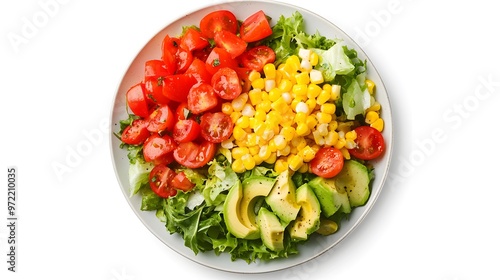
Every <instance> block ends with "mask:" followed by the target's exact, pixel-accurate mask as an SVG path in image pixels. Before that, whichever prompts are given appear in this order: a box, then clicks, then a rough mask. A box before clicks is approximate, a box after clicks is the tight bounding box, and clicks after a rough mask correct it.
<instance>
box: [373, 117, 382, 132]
mask: <svg viewBox="0 0 500 280" xmlns="http://www.w3.org/2000/svg"><path fill="white" fill-rule="evenodd" d="M370 126H371V127H373V128H375V129H376V130H378V131H380V132H382V130H384V120H383V119H380V118H379V119H377V120H376V121H374V122H373V123H372V124H370Z"/></svg>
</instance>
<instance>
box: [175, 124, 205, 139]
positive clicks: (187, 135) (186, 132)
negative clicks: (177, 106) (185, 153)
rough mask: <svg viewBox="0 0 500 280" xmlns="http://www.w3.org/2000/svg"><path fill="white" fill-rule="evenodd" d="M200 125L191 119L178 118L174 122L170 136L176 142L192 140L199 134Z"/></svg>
mask: <svg viewBox="0 0 500 280" xmlns="http://www.w3.org/2000/svg"><path fill="white" fill-rule="evenodd" d="M200 131H201V127H200V125H199V124H198V123H197V122H196V121H195V120H193V119H187V120H178V121H177V122H176V123H175V126H174V131H173V133H172V137H173V138H174V140H175V142H177V143H184V142H191V141H194V140H195V139H196V138H198V136H199V135H200Z"/></svg>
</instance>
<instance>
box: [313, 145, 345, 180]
mask: <svg viewBox="0 0 500 280" xmlns="http://www.w3.org/2000/svg"><path fill="white" fill-rule="evenodd" d="M310 164H311V171H312V173H314V174H316V175H318V176H320V177H323V178H332V177H334V176H335V175H337V174H339V173H340V171H341V170H342V168H343V167H344V156H343V155H342V152H341V151H340V150H339V149H337V148H334V147H323V148H321V149H319V150H318V152H316V156H315V157H314V158H313V159H312V160H311V162H310Z"/></svg>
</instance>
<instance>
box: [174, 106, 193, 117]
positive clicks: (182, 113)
mask: <svg viewBox="0 0 500 280" xmlns="http://www.w3.org/2000/svg"><path fill="white" fill-rule="evenodd" d="M190 115H191V111H189V109H188V105H187V102H182V103H179V105H177V108H176V109H175V120H176V121H179V120H186V119H188V118H189V116H190Z"/></svg>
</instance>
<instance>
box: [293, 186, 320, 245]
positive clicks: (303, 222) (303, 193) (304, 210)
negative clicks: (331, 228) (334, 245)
mask: <svg viewBox="0 0 500 280" xmlns="http://www.w3.org/2000/svg"><path fill="white" fill-rule="evenodd" d="M297 203H298V204H299V205H300V211H299V214H298V216H297V218H296V219H295V220H294V221H293V222H292V226H291V227H290V228H289V230H290V237H291V238H292V240H306V239H307V237H308V236H309V234H311V233H313V232H315V231H316V230H317V229H318V228H319V225H320V216H321V206H320V203H319V201H318V198H317V197H316V195H315V194H314V191H313V190H312V188H311V187H310V186H309V185H308V184H307V183H306V184H303V185H302V186H300V187H299V188H297Z"/></svg>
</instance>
